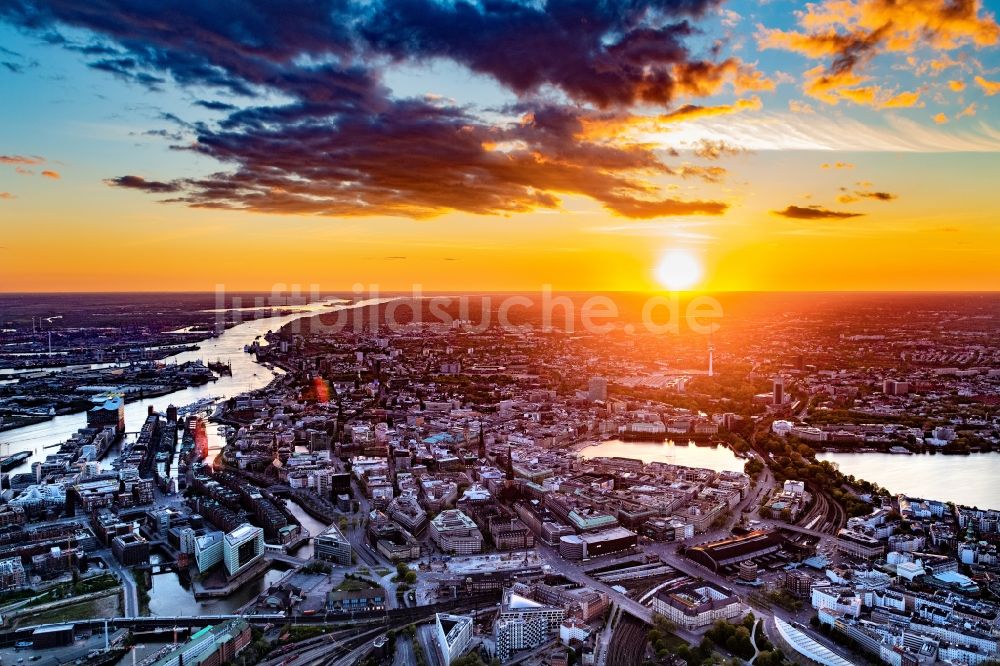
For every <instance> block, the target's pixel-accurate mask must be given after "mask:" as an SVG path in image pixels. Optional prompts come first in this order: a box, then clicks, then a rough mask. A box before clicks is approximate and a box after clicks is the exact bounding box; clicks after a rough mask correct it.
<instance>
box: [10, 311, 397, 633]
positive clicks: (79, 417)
mask: <svg viewBox="0 0 1000 666" xmlns="http://www.w3.org/2000/svg"><path fill="white" fill-rule="evenodd" d="M389 300H391V299H389V298H379V299H369V300H362V301H358V302H357V303H353V304H347V303H346V302H344V301H326V302H322V303H313V304H310V305H305V306H301V307H297V310H296V312H295V313H293V314H288V315H284V316H276V317H262V318H260V319H253V320H249V321H246V322H243V323H241V324H239V325H237V326H233V327H232V328H229V329H227V330H226V331H224V332H223V333H222V334H221V335H220V336H219V337H217V338H210V339H208V340H205V341H203V342H201V343H199V346H200V349H197V350H195V351H191V352H183V353H180V354H176V355H174V356H172V357H170V358H168V359H166V360H165V361H164V362H167V363H169V362H172V361H176V362H178V363H184V362H187V361H195V360H203V361H205V362H206V363H207V362H209V361H215V360H220V361H222V362H224V363H230V364H231V366H232V369H233V374H232V376H227V375H223V376H222V377H220V378H219V380H218V381H216V382H212V383H209V384H205V385H203V386H194V387H190V388H186V389H181V390H179V391H175V392H173V393H170V394H169V395H164V396H159V397H156V398H149V399H147V400H139V401H136V402H131V403H129V404H127V405H126V406H125V424H126V428H127V429H128V430H130V431H131V430H137V429H138V428H139V427H140V426H141V425H142V423H143V422H144V421H145V419H146V414H147V412H148V409H149V407H150V406H152V407H155V408H156V409H158V410H161V411H162V410H164V409H165V408H166V407H167V405H169V404H173V405H176V406H178V407H183V406H185V405H189V404H191V403H194V402H198V401H200V400H204V399H206V398H216V399H223V400H224V399H228V398H231V397H233V396H236V395H239V394H240V393H243V392H245V391H250V390H253V389H258V388H261V387H263V386H266V385H267V384H268V383H269V382H270V381H271V380H272V379H273V378H274V377H276V376H277V375H278V374H280V373H281V370H280V369H270V368H267V367H265V366H263V365H261V364H259V363H257V362H256V361H255V360H254V359H255V357H254V356H253V355H251V354H247V353H246V352H245V351H243V348H244V346H245V345H248V344H250V343H251V342H253V341H254V339H255V338H257V337H258V336H263V335H264V334H266V333H267V332H268V331H276V330H278V329H279V328H281V327H282V326H284V325H285V324H287V323H289V322H291V321H294V320H295V319H298V318H299V317H304V316H309V315H310V314H316V313H322V312H334V311H337V310H346V309H352V308H357V307H365V306H367V305H377V304H379V303H384V302H386V301H389ZM86 421H87V419H86V414H85V413H83V412H80V413H76V414H67V415H64V416H57V417H55V418H53V419H50V420H48V421H45V422H42V423H36V424H34V425H30V426H25V427H23V428H17V429H15V430H10V431H7V432H4V433H0V442H2V444H3V453H4V454H6V453H15V452H17V451H22V450H29V451H31V452H32V456H31V458H29V459H28V460H27V461H25V462H24V463H22V464H21V465H19V466H18V467H17V468H15V469H14V470H12V472H11V473H12V474H13V473H16V472H18V471H27V470H28V469H30V465H31V462H33V461H35V460H42V459H44V458H45V456H46V455H48V453H49V452H50V451H47V450H46V449H45V447H47V446H50V445H55V444H59V443H61V442H63V441H64V440H65V439H66V438H68V437H69V436H70V435H72V434H73V433H74V432H76V431H77V430H78V429H80V428H82V427H84V426H86ZM208 436H209V442H208V447H209V457H210V458H211V457H214V455H215V454H217V453H218V452H219V451H220V450H221V449H222V447H223V446H225V437H224V436H223V435H222V434H221V433H220V432H219V429H218V428H217V427H215V426H210V427H209V428H208ZM116 452H117V447H114V448H112V450H111V451H110V452H109V457H112V456H114V455H115V454H116ZM287 506H288V508H289V510H290V511H291V512H292V514H293V515H295V517H296V518H298V519H299V521H300V522H301V523H302V526H303V527H305V528H306V529H307V530H309V533H310V534H311V535H313V536H315V535H316V534H319V533H320V532H321V531H322V530H323V529H324V528H325V527H326V526H325V525H323V524H322V523H320V522H319V521H316V520H315V519H313V518H312V517H310V516H309V515H308V514H306V513H305V511H303V510H302V508H301V507H300V506H298V505H297V504H295V503H294V502H287ZM295 554H296V555H298V556H300V557H311V555H312V543H311V542H309V543H306V544H303V545H302V546H300V547H299V548H298V549H297V550H296V552H295ZM159 557H160V556H159V555H157V554H154V555H153V556H152V557H151V558H150V559H151V560H152V561H154V562H155V561H158V558H159ZM286 571H287V567H284V566H281V565H279V566H275V567H271V568H270V569H268V570H267V571H265V572H264V574H263V575H262V576H260V577H258V578H256V579H254V580H252V581H249V582H248V583H247V584H245V585H243V586H241V587H240V589H238V590H237V591H236V592H234V593H233V594H231V595H229V596H228V597H226V598H224V599H213V600H210V601H203V602H198V601H196V600H195V598H194V595H193V594H192V592H191V590H190V588H189V587H186V586H185V585H184V584H183V583H182V582H181V579H180V577H179V576H178V575H177V574H176V573H173V572H171V573H163V574H158V575H155V576H153V581H152V588H151V589H150V601H149V611H150V613H151V614H153V615H200V614H203V613H229V612H232V611H235V610H237V609H238V608H240V607H241V606H243V605H244V604H246V603H247V602H248V601H250V600H251V599H253V598H254V597H256V596H257V595H258V594H260V593H261V592H263V591H264V590H265V589H267V587H268V586H269V585H271V584H272V583H274V582H276V581H278V580H279V579H280V578H281V577H282V576H284V575H285V572H286Z"/></svg>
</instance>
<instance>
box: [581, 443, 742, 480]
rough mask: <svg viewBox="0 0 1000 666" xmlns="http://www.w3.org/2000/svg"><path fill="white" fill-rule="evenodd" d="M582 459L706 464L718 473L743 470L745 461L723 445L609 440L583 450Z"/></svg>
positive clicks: (685, 464) (701, 465)
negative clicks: (609, 458)
mask: <svg viewBox="0 0 1000 666" xmlns="http://www.w3.org/2000/svg"><path fill="white" fill-rule="evenodd" d="M580 456H581V457H583V458H597V457H602V456H606V457H621V458H637V459H639V460H641V461H643V462H647V463H648V462H663V463H670V464H673V465H684V466H685V467H704V468H706V469H713V470H715V471H717V472H724V471H729V472H742V471H743V465H744V463H745V461H744V460H743V459H742V458H738V457H737V456H736V455H735V454H733V452H732V451H730V450H729V449H728V448H726V447H724V446H715V447H711V446H695V445H694V444H687V445H686V446H685V445H678V444H676V443H675V442H674V441H673V440H667V441H665V442H626V441H624V440H620V439H609V440H607V441H605V442H599V443H597V444H594V445H593V446H588V447H587V448H585V449H582V450H581V451H580Z"/></svg>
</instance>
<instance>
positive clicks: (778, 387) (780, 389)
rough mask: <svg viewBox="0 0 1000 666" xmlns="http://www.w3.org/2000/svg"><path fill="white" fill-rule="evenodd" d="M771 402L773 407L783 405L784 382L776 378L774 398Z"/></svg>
mask: <svg viewBox="0 0 1000 666" xmlns="http://www.w3.org/2000/svg"><path fill="white" fill-rule="evenodd" d="M772 402H773V403H774V404H775V405H783V404H785V380H784V379H783V378H781V377H777V378H775V380H774V397H773V400H772Z"/></svg>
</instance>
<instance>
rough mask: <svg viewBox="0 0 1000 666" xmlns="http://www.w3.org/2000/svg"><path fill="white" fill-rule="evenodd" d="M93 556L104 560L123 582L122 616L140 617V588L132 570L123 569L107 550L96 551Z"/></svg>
mask: <svg viewBox="0 0 1000 666" xmlns="http://www.w3.org/2000/svg"><path fill="white" fill-rule="evenodd" d="M91 555H92V556H93V557H99V558H100V559H102V560H104V563H105V564H106V565H108V570H109V571H111V572H112V573H114V574H115V575H116V576H117V577H118V580H120V581H121V583H122V591H123V595H122V596H123V598H124V599H125V608H123V609H122V616H123V617H139V615H140V613H139V586H138V585H136V582H135V578H134V577H133V576H132V570H131V569H126V568H125V567H123V566H122V565H121V564H120V563H119V562H118V560H117V559H115V556H114V555H113V554H112V553H111V551H110V550H108V549H107V548H105V549H103V550H95V551H94V552H93V553H92V554H91Z"/></svg>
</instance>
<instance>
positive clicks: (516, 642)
mask: <svg viewBox="0 0 1000 666" xmlns="http://www.w3.org/2000/svg"><path fill="white" fill-rule="evenodd" d="M565 617H566V609H565V608H556V607H554V606H546V605H544V604H540V603H538V602H537V601H534V600H532V599H529V598H527V597H524V596H521V595H520V594H515V593H514V592H513V590H506V591H505V592H504V597H503V603H501V605H500V612H499V613H498V614H497V619H496V622H495V623H494V624H493V637H494V640H495V642H496V656H497V659H499V660H500V661H501V662H504V661H507V660H508V659H510V657H511V655H512V654H513V653H514V652H516V651H518V650H526V649H530V648H533V647H537V646H538V645H541V644H542V643H544V642H545V641H546V640H548V639H549V637H550V636H557V635H558V634H559V625H560V624H561V623H562V621H563V619H564V618H565Z"/></svg>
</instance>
